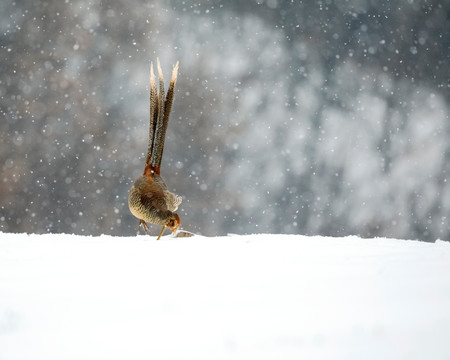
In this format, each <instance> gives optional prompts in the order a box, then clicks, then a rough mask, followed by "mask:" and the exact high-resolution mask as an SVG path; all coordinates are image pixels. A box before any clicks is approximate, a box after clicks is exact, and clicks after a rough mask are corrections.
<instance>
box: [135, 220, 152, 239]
mask: <svg viewBox="0 0 450 360" xmlns="http://www.w3.org/2000/svg"><path fill="white" fill-rule="evenodd" d="M141 225H142V227H143V228H144V232H148V229H149V227H148V225H147V223H146V222H145V221H144V220H142V219H139V226H138V231H137V233H138V235H139V231H141Z"/></svg>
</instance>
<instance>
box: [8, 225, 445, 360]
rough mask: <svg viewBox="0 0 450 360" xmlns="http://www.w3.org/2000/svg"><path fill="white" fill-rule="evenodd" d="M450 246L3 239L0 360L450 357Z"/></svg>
mask: <svg viewBox="0 0 450 360" xmlns="http://www.w3.org/2000/svg"><path fill="white" fill-rule="evenodd" d="M449 304H450V243H447V242H443V241H437V242H436V243H434V244H430V243H421V242H416V241H403V240H392V239H360V238H356V237H346V238H326V237H318V236H316V237H306V236H294V235H250V236H237V235H236V236H227V237H216V238H205V237H200V236H195V237H192V238H181V239H177V238H171V237H169V236H166V237H164V238H162V239H161V240H160V241H156V240H155V238H153V237H145V236H138V237H111V236H101V237H82V236H75V235H60V234H59V235H57V234H48V235H30V236H29V235H24V234H6V233H0V359H1V360H13V359H24V360H25V359H26V360H33V359H45V360H51V359H58V360H62V359H77V360H79V359H96V360H98V359H108V360H110V359H133V360H136V359H450V342H449V334H450V306H449Z"/></svg>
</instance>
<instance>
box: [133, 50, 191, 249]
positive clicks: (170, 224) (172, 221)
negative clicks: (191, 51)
mask: <svg viewBox="0 0 450 360" xmlns="http://www.w3.org/2000/svg"><path fill="white" fill-rule="evenodd" d="M156 62H157V70H158V80H159V89H158V87H157V85H156V78H155V74H154V72H153V62H151V63H150V131H149V138H148V149H147V156H146V159H145V167H144V173H143V174H142V176H140V177H139V178H138V179H137V180H136V181H135V182H134V184H133V185H132V187H131V189H130V193H129V196H128V206H129V208H130V211H131V213H132V214H133V215H134V216H135V217H136V218H138V219H139V225H138V233H139V231H140V229H141V226H142V227H143V229H144V232H148V230H149V226H148V224H147V222H149V223H151V224H155V225H162V230H161V232H160V233H159V236H158V238H157V240H159V239H160V238H161V236H162V234H163V233H164V230H165V229H166V228H169V229H170V230H171V231H172V233H173V235H175V234H176V233H177V230H178V228H179V227H180V223H181V221H180V217H179V216H178V214H176V213H175V211H176V210H177V209H178V206H179V205H180V204H181V201H182V198H181V196H179V195H176V194H174V193H172V192H170V191H169V190H168V189H167V185H166V183H165V182H164V179H163V178H162V177H161V160H162V155H163V151H164V143H165V137H166V130H167V126H168V124H169V117H170V111H171V110H172V104H173V99H174V95H175V83H176V82H177V76H178V61H177V63H176V64H175V66H174V67H173V70H172V77H171V79H170V84H169V88H168V90H167V93H165V92H164V78H163V73H162V70H161V64H160V62H159V58H157V59H156ZM181 236H183V235H181Z"/></svg>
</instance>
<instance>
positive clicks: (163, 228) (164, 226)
mask: <svg viewBox="0 0 450 360" xmlns="http://www.w3.org/2000/svg"><path fill="white" fill-rule="evenodd" d="M164 230H166V225H163V227H162V229H161V232H160V233H159V235H158V238H157V239H156V240H159V239H160V238H161V235H162V234H163V232H164Z"/></svg>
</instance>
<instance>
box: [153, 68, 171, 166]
mask: <svg viewBox="0 0 450 360" xmlns="http://www.w3.org/2000/svg"><path fill="white" fill-rule="evenodd" d="M157 65H158V77H159V93H158V116H157V123H156V127H155V134H154V140H153V147H152V154H151V166H152V168H153V169H154V171H155V172H156V173H157V174H159V173H160V168H161V160H162V156H163V151H164V142H165V137H166V131H167V126H168V124H169V118H170V111H171V110H172V103H173V98H174V91H175V83H176V81H177V75H178V62H177V63H176V65H175V66H174V68H173V71H172V78H171V80H170V86H169V89H168V91H167V96H165V95H164V78H163V73H162V70H161V65H160V63H159V59H157Z"/></svg>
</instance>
